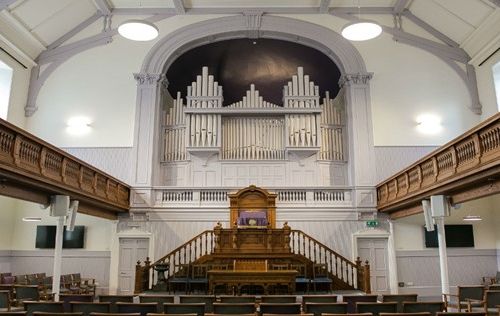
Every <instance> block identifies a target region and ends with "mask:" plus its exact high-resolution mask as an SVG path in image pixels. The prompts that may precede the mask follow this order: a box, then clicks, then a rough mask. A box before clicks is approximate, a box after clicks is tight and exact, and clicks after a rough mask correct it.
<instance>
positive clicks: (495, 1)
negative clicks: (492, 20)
mask: <svg viewBox="0 0 500 316" xmlns="http://www.w3.org/2000/svg"><path fill="white" fill-rule="evenodd" d="M489 1H490V2H491V3H493V4H494V5H496V6H497V7H500V0H489Z"/></svg>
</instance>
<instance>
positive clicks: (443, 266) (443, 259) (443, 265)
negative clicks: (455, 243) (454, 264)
mask: <svg viewBox="0 0 500 316" xmlns="http://www.w3.org/2000/svg"><path fill="white" fill-rule="evenodd" d="M434 222H435V223H436V226H437V235H438V242H439V268H440V270H441V292H442V293H447V294H450V281H449V279H448V253H447V252H446V234H445V231H444V218H443V217H441V216H439V217H434Z"/></svg>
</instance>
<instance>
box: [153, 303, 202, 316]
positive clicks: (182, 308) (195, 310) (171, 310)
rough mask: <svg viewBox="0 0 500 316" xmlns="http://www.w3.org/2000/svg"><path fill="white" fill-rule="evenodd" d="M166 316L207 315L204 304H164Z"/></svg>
mask: <svg viewBox="0 0 500 316" xmlns="http://www.w3.org/2000/svg"><path fill="white" fill-rule="evenodd" d="M163 310H164V313H165V314H196V315H197V316H203V315H204V314H205V304H204V303H180V304H173V303H165V304H163Z"/></svg>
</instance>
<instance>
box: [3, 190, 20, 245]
mask: <svg viewBox="0 0 500 316" xmlns="http://www.w3.org/2000/svg"><path fill="white" fill-rule="evenodd" d="M15 202H16V201H15V200H14V199H11V198H8V197H4V196H0V205H1V208H2V209H1V210H0V250H10V249H11V241H12V232H13V223H14V218H15V216H16V209H15Z"/></svg>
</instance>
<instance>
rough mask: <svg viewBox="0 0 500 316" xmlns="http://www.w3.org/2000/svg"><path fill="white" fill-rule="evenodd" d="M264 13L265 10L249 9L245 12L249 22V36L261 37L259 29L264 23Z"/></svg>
mask: <svg viewBox="0 0 500 316" xmlns="http://www.w3.org/2000/svg"><path fill="white" fill-rule="evenodd" d="M262 14H264V12H263V11H254V10H249V11H245V12H243V15H244V16H245V18H246V22H247V30H248V37H249V38H254V39H255V38H259V30H260V27H261V24H262Z"/></svg>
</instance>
